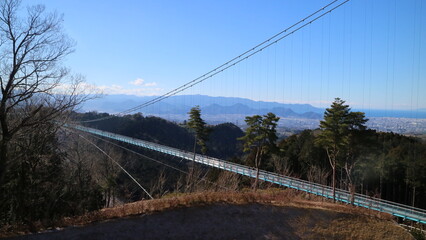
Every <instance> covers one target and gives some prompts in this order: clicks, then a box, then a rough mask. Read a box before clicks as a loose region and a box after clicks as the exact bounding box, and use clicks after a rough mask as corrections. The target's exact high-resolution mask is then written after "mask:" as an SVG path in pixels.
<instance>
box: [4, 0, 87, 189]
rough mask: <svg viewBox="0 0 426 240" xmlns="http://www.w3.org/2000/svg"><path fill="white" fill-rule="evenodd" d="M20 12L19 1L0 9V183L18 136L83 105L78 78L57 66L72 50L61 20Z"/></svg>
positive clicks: (41, 12)
mask: <svg viewBox="0 0 426 240" xmlns="http://www.w3.org/2000/svg"><path fill="white" fill-rule="evenodd" d="M20 6H21V1H19V0H2V1H1V3H0V88H1V97H0V131H1V132H0V183H1V182H3V178H4V175H5V173H6V172H7V170H8V168H9V165H10V162H11V161H12V160H11V156H10V155H11V154H10V153H9V145H10V144H11V141H12V140H13V138H14V136H15V135H16V134H17V133H18V132H23V131H25V130H28V129H30V128H35V127H42V126H43V125H44V124H46V123H48V122H51V121H52V120H54V119H57V118H58V117H59V116H61V115H62V114H63V113H65V112H68V111H70V110H72V109H73V108H74V107H75V106H77V105H78V104H79V103H81V102H82V101H84V100H86V97H85V96H84V95H81V94H80V93H81V92H79V89H81V88H79V86H81V77H70V75H69V70H68V69H67V68H65V67H63V66H62V64H61V63H62V61H63V59H64V57H66V56H67V55H68V54H70V53H71V52H72V51H73V45H74V44H73V42H72V41H71V40H70V39H69V38H68V37H67V36H66V35H65V34H64V32H63V30H62V16H59V15H58V14H56V13H46V12H45V8H44V6H42V5H36V6H31V7H27V8H26V12H24V10H23V9H21V7H20Z"/></svg>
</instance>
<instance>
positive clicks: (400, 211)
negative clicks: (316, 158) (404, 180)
mask: <svg viewBox="0 0 426 240" xmlns="http://www.w3.org/2000/svg"><path fill="white" fill-rule="evenodd" d="M64 127H66V128H69V129H74V130H78V131H82V132H85V133H89V134H93V135H96V136H100V137H104V138H107V139H112V140H115V141H119V142H123V143H128V144H131V145H135V146H138V147H142V148H146V149H149V150H152V151H156V152H160V153H163V154H168V155H171V156H174V157H178V158H181V159H185V160H188V161H195V162H197V163H200V164H203V165H207V166H210V167H214V168H219V169H222V170H226V171H230V172H233V173H237V174H241V175H244V176H248V177H251V178H256V169H254V168H252V167H248V166H244V165H240V164H236V163H232V162H228V161H224V160H222V159H218V158H213V157H209V156H205V155H200V154H195V156H194V153H192V152H187V151H183V150H179V149H176V148H172V147H168V146H164V145H161V144H157V143H152V142H148V141H144V140H140V139H135V138H131V137H127V136H124V135H120V134H116V133H111V132H106V131H102V130H98V129H94V128H89V127H84V126H81V125H75V124H65V125H64ZM259 179H260V180H263V181H265V182H270V183H274V184H277V185H280V186H284V187H288V188H293V189H297V190H300V191H304V192H308V193H312V194H315V195H318V196H322V197H326V198H330V199H332V198H333V189H332V188H331V187H329V186H326V185H321V184H317V183H312V182H308V181H304V180H301V179H298V178H294V177H289V176H284V175H280V174H276V173H273V172H267V171H264V170H260V172H259ZM335 198H336V200H337V201H340V202H344V203H351V194H350V193H349V192H348V191H345V190H342V189H336V196H335ZM353 204H354V205H356V206H360V207H364V208H368V209H372V210H376V211H380V212H384V213H389V214H392V215H394V216H397V217H401V218H403V219H408V220H412V221H415V222H419V223H422V224H426V210H425V209H420V208H415V207H411V206H407V205H403V204H398V203H394V202H390V201H386V200H383V199H379V198H373V197H369V196H365V195H361V194H355V197H354V201H353Z"/></svg>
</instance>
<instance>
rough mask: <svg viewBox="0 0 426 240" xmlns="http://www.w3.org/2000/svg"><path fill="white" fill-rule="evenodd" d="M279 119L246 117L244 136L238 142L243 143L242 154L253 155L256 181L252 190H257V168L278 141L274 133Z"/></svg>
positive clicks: (267, 115)
mask: <svg viewBox="0 0 426 240" xmlns="http://www.w3.org/2000/svg"><path fill="white" fill-rule="evenodd" d="M279 119H280V118H279V117H277V116H275V114H273V113H271V112H270V113H268V114H266V115H264V116H260V115H254V116H251V117H246V119H245V121H246V123H247V126H248V127H247V129H246V132H245V135H244V136H243V137H241V138H239V140H242V141H243V142H244V152H249V153H251V154H254V156H255V157H254V166H255V168H256V180H255V183H254V189H255V190H256V188H257V182H258V179H259V167H260V165H261V163H262V158H263V156H265V155H266V154H268V153H270V152H272V151H273V150H275V149H276V145H275V141H276V140H277V139H278V137H277V133H276V127H277V122H278V120H279Z"/></svg>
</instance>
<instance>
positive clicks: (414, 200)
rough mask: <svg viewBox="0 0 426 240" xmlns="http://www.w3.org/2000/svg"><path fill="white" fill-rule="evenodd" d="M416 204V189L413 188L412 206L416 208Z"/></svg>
mask: <svg viewBox="0 0 426 240" xmlns="http://www.w3.org/2000/svg"><path fill="white" fill-rule="evenodd" d="M415 203H416V187H415V186H414V187H413V204H412V206H413V207H414V204H415Z"/></svg>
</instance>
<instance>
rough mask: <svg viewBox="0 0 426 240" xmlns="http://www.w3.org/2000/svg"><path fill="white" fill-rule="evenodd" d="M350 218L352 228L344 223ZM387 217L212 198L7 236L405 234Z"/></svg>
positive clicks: (385, 236)
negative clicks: (222, 201)
mask: <svg viewBox="0 0 426 240" xmlns="http://www.w3.org/2000/svg"><path fill="white" fill-rule="evenodd" d="M351 223H353V224H355V225H356V228H357V229H353V228H347V229H345V226H346V224H351ZM388 223H389V224H385V225H383V223H382V222H381V221H377V220H376V221H375V219H370V218H368V217H363V218H362V217H361V219H359V217H358V216H354V215H352V214H348V213H340V212H334V211H329V210H323V209H309V208H308V209H306V208H298V207H288V206H273V205H263V204H256V203H252V204H244V205H228V204H213V205H206V206H196V207H190V208H179V209H174V210H168V211H164V212H160V213H153V214H144V215H140V216H134V217H129V218H125V219H115V220H109V221H105V222H99V223H94V224H90V225H88V226H85V227H70V228H66V229H64V230H62V231H55V232H49V233H39V234H33V235H26V236H21V237H17V238H13V239H34V240H36V239H40V240H41V239H49V240H51V239H52V240H53V239H69V240H71V239H72V240H74V239H411V237H410V234H408V233H407V234H406V236H405V237H404V238H401V234H402V235H404V230H403V229H402V228H399V227H398V226H396V225H395V224H393V223H391V222H388ZM331 225H335V227H331ZM330 227H331V228H330ZM330 230H332V232H330Z"/></svg>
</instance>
